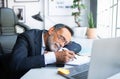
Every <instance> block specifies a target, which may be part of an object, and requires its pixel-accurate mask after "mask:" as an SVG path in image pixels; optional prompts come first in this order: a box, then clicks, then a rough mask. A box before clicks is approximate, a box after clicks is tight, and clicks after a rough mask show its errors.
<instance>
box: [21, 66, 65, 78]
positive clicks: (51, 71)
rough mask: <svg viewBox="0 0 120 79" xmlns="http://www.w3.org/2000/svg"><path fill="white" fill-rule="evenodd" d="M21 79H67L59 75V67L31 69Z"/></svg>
mask: <svg viewBox="0 0 120 79" xmlns="http://www.w3.org/2000/svg"><path fill="white" fill-rule="evenodd" d="M21 79H65V77H63V76H61V75H59V74H57V67H44V68H36V69H31V70H30V71H28V72H27V74H25V75H24V76H23V77H21Z"/></svg>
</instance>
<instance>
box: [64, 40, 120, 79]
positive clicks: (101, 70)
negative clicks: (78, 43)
mask: <svg viewBox="0 0 120 79" xmlns="http://www.w3.org/2000/svg"><path fill="white" fill-rule="evenodd" d="M119 61H120V38H107V39H98V40H94V42H93V48H92V54H91V61H90V64H89V63H88V64H83V65H80V66H74V67H72V68H69V70H70V72H71V74H69V75H65V77H66V78H67V79H107V78H109V77H111V76H112V75H115V74H116V73H118V72H120V62H119Z"/></svg>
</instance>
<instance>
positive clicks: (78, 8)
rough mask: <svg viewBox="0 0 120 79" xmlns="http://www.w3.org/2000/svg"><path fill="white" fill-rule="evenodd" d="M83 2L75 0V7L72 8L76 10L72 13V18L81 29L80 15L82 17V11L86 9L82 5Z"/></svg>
mask: <svg viewBox="0 0 120 79" xmlns="http://www.w3.org/2000/svg"><path fill="white" fill-rule="evenodd" d="M81 1H82V0H73V5H72V6H71V8H72V9H73V10H74V12H72V16H74V21H75V23H76V24H77V26H78V27H80V26H81V25H80V20H81V19H80V15H81V9H85V8H86V7H85V5H84V4H82V3H81Z"/></svg>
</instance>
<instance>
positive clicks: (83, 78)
mask: <svg viewBox="0 0 120 79" xmlns="http://www.w3.org/2000/svg"><path fill="white" fill-rule="evenodd" d="M87 76H88V71H85V72H82V73H78V74H76V75H73V76H71V77H73V78H75V79H87Z"/></svg>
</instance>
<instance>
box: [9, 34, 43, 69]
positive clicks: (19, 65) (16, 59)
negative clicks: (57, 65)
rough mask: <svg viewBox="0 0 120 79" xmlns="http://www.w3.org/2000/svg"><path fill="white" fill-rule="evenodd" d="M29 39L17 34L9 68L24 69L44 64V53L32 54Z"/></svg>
mask: <svg viewBox="0 0 120 79" xmlns="http://www.w3.org/2000/svg"><path fill="white" fill-rule="evenodd" d="M28 40H29V39H28V38H26V37H24V36H22V35H19V36H18V38H17V41H16V44H15V46H14V48H13V52H12V59H11V64H10V68H11V69H12V70H15V71H24V70H29V69H31V68H39V67H44V66H45V61H44V55H41V54H40V55H34V52H35V51H33V50H31V49H33V48H31V44H30V43H29V41H28Z"/></svg>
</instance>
